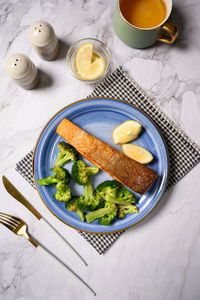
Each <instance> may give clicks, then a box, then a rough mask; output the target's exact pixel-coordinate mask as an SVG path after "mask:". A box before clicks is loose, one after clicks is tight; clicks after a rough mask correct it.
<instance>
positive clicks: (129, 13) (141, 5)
mask: <svg viewBox="0 0 200 300" xmlns="http://www.w3.org/2000/svg"><path fill="white" fill-rule="evenodd" d="M119 3H120V10H121V13H122V15H123V17H124V18H125V19H126V21H128V22H129V23H131V24H132V25H134V26H136V27H139V28H152V27H156V26H158V25H160V24H161V23H162V22H163V21H164V19H165V17H166V13H167V10H166V5H165V3H164V1H163V0H121V1H120V2H119Z"/></svg>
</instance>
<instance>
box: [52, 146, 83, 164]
mask: <svg viewBox="0 0 200 300" xmlns="http://www.w3.org/2000/svg"><path fill="white" fill-rule="evenodd" d="M57 147H58V149H59V150H60V152H59V153H58V157H57V160H56V162H55V165H56V166H62V165H64V164H65V163H66V162H68V161H75V160H78V152H77V151H76V149H75V148H74V147H73V146H71V145H69V144H67V143H65V142H60V143H58V146H57Z"/></svg>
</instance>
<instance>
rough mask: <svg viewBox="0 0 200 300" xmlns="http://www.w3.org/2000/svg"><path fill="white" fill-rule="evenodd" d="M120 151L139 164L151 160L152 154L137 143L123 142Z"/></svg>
mask: <svg viewBox="0 0 200 300" xmlns="http://www.w3.org/2000/svg"><path fill="white" fill-rule="evenodd" d="M122 152H123V153H124V154H126V155H127V156H129V157H130V158H132V159H134V160H136V161H138V162H139V163H141V164H148V163H149V162H151V161H152V160H153V155H152V154H151V153H150V152H149V151H148V150H147V149H145V148H143V147H141V146H138V145H134V144H124V145H122Z"/></svg>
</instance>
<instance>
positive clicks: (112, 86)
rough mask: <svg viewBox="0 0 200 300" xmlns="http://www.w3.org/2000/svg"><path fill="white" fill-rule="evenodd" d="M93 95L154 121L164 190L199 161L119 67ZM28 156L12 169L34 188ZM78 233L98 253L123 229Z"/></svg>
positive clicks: (188, 142) (197, 153)
mask: <svg viewBox="0 0 200 300" xmlns="http://www.w3.org/2000/svg"><path fill="white" fill-rule="evenodd" d="M95 96H98V97H99V96H100V97H113V98H117V99H121V100H125V101H127V102H128V103H131V104H134V105H135V106H137V107H138V108H140V109H141V110H142V111H143V112H144V113H146V114H147V115H148V116H149V117H150V118H151V119H152V120H153V121H154V122H155V124H156V125H157V126H158V128H159V129H160V130H161V132H162V134H163V137H164V139H165V142H166V144H167V146H168V151H169V160H170V172H169V174H170V175H169V181H168V186H167V189H169V188H170V187H171V186H172V185H173V184H175V183H176V182H178V181H179V180H180V179H181V178H182V177H183V176H184V175H185V174H187V173H188V172H189V171H190V170H191V169H192V168H193V167H194V166H195V165H196V164H197V163H198V162H200V149H199V147H198V146H197V145H196V144H195V143H194V142H192V141H191V140H190V139H189V138H188V137H187V136H186V135H185V134H184V132H183V131H181V130H180V129H179V128H177V127H176V126H175V125H174V124H173V123H172V121H170V120H169V119H168V117H167V116H166V115H165V114H164V113H163V112H162V111H161V110H160V108H159V107H158V106H157V105H156V104H155V103H154V102H153V101H152V100H151V99H150V98H149V97H148V96H147V95H146V93H145V92H144V91H143V90H142V89H141V88H140V87H139V86H138V85H137V83H136V82H135V81H134V80H133V79H132V78H131V77H130V76H129V75H128V74H127V73H126V72H125V71H124V70H123V69H122V67H119V68H118V69H116V70H115V71H114V72H113V73H112V74H111V75H110V76H109V77H107V79H105V80H104V82H103V83H101V84H99V85H98V86H97V88H96V89H95V90H94V91H93V92H92V94H91V95H90V96H89V97H95ZM32 156H33V151H31V152H30V153H28V154H27V155H26V156H25V157H24V158H23V159H22V160H21V161H20V162H19V163H18V164H17V166H16V170H17V171H18V172H19V173H20V174H21V175H22V176H23V177H24V178H25V179H26V180H27V181H28V182H29V183H30V184H31V185H32V186H33V187H34V188H35V186H34V182H33V177H32ZM79 233H80V234H81V235H82V236H83V237H84V238H85V239H86V240H87V241H88V242H89V243H90V244H91V245H92V246H93V247H94V248H95V249H96V250H97V251H98V252H99V254H102V253H104V252H105V250H106V249H108V248H109V247H110V246H111V245H112V244H113V242H114V241H115V240H116V239H117V238H118V237H119V236H120V235H121V234H122V233H123V232H122V231H121V232H116V233H113V234H90V233H86V232H79Z"/></svg>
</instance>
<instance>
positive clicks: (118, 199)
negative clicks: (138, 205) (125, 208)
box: [96, 180, 136, 205]
mask: <svg viewBox="0 0 200 300" xmlns="http://www.w3.org/2000/svg"><path fill="white" fill-rule="evenodd" d="M96 193H97V194H98V195H99V196H100V197H101V198H102V199H103V200H105V201H108V202H111V203H115V204H125V205H126V204H133V203H135V201H136V199H135V196H134V195H133V194H132V193H131V192H129V191H128V190H127V189H126V188H125V187H124V186H123V185H121V183H119V182H118V181H116V180H107V181H104V182H102V183H101V184H100V185H98V187H97V189H96Z"/></svg>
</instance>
